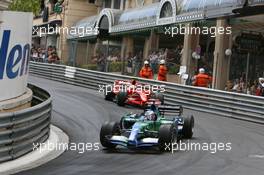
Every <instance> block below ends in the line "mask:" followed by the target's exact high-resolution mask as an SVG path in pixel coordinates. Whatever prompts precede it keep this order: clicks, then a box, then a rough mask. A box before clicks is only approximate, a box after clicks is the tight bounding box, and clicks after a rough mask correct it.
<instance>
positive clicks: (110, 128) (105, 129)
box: [100, 122, 121, 149]
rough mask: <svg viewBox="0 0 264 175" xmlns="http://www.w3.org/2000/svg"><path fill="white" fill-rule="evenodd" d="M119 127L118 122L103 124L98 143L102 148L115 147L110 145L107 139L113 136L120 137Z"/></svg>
mask: <svg viewBox="0 0 264 175" xmlns="http://www.w3.org/2000/svg"><path fill="white" fill-rule="evenodd" d="M120 134H121V131H120V126H119V123H118V122H106V123H104V124H103V126H102V127H101V131H100V142H101V144H102V146H103V147H106V148H112V149H113V148H115V147H116V145H114V144H112V143H111V142H110V141H109V138H110V137H112V136H113V135H120Z"/></svg>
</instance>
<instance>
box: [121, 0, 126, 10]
mask: <svg viewBox="0 0 264 175" xmlns="http://www.w3.org/2000/svg"><path fill="white" fill-rule="evenodd" d="M125 9H126V0H123V7H122V10H125Z"/></svg>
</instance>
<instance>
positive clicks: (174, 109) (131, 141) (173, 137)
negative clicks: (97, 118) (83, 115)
mask: <svg viewBox="0 0 264 175" xmlns="http://www.w3.org/2000/svg"><path fill="white" fill-rule="evenodd" d="M165 115H166V116H171V117H168V118H166V117H165ZM193 128H194V117H193V116H188V117H182V107H181V106H158V107H156V106H155V105H151V106H149V107H148V108H146V109H144V112H143V113H141V114H132V113H130V114H127V115H125V116H123V117H122V118H121V120H120V122H106V123H105V124H103V126H102V128H101V131H100V141H101V144H102V146H103V147H106V148H110V149H114V148H115V147H116V146H117V145H120V146H124V147H127V148H129V149H133V148H144V147H158V148H159V149H160V150H161V151H164V150H165V147H167V146H166V145H169V144H171V143H174V142H176V141H178V140H179V139H182V138H187V139H190V138H192V136H193Z"/></svg>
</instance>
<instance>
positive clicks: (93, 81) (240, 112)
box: [30, 62, 264, 124]
mask: <svg viewBox="0 0 264 175" xmlns="http://www.w3.org/2000/svg"><path fill="white" fill-rule="evenodd" d="M30 73H31V74H32V75H34V76H39V77H43V78H46V79H50V80H54V81H59V82H63V83H67V84H72V85H75V86H81V87H85V88H89V89H94V90H99V87H100V86H102V85H109V84H113V81H114V80H118V79H120V80H131V79H134V78H135V77H130V76H124V75H118V74H111V73H104V72H97V71H91V70H86V69H80V68H75V67H68V66H64V65H56V64H44V63H33V62H31V63H30ZM137 79H138V80H139V81H140V82H142V83H148V84H152V85H165V90H166V92H165V93H164V95H165V103H166V104H170V105H177V104H179V105H182V106H183V107H184V108H185V109H191V110H196V111H200V112H206V113H211V114H215V115H216V116H225V117H230V118H236V119H240V120H246V121H251V122H257V123H262V124H264V98H262V97H256V96H251V95H246V94H238V93H232V92H225V91H220V90H214V89H208V88H199V87H192V86H185V85H179V84H175V83H170V82H160V81H156V80H146V79H141V78H137Z"/></svg>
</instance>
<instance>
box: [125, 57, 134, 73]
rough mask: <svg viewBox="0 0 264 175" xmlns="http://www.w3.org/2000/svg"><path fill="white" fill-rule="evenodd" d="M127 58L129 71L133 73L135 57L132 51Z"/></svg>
mask: <svg viewBox="0 0 264 175" xmlns="http://www.w3.org/2000/svg"><path fill="white" fill-rule="evenodd" d="M126 60H127V73H130V74H131V73H132V66H133V58H132V53H131V52H129V53H128V56H127V58H126Z"/></svg>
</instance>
